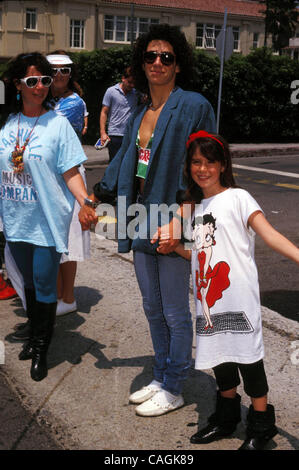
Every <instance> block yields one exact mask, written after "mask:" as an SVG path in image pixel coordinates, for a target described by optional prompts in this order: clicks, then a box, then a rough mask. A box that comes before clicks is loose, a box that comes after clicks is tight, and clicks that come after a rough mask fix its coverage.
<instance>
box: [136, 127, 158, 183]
mask: <svg viewBox="0 0 299 470" xmlns="http://www.w3.org/2000/svg"><path fill="white" fill-rule="evenodd" d="M153 138H154V133H152V135H151V137H150V140H149V141H148V143H147V146H146V148H142V147H140V145H139V143H140V136H139V130H138V133H137V138H136V147H137V154H138V164H137V173H136V176H138V177H139V178H143V179H145V177H146V171H147V167H148V162H149V159H150V155H151V148H152V143H153Z"/></svg>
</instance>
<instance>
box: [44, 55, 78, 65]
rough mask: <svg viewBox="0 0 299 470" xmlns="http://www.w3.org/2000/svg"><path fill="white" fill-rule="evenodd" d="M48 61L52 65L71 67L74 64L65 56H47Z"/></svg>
mask: <svg viewBox="0 0 299 470" xmlns="http://www.w3.org/2000/svg"><path fill="white" fill-rule="evenodd" d="M46 59H47V61H48V62H50V64H51V65H70V64H72V63H73V61H72V60H71V59H70V57H69V56H68V55H64V54H50V55H47V56H46Z"/></svg>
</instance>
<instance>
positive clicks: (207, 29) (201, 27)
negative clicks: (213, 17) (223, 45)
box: [195, 23, 240, 51]
mask: <svg viewBox="0 0 299 470" xmlns="http://www.w3.org/2000/svg"><path fill="white" fill-rule="evenodd" d="M221 28H222V25H219V24H210V23H207V24H204V23H197V24H196V42H195V44H196V46H197V47H201V48H204V49H216V38H217V36H218V34H219V33H220V31H221ZM233 35H234V51H239V50H240V39H239V36H240V32H239V27H233Z"/></svg>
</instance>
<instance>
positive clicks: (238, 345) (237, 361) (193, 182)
mask: <svg viewBox="0 0 299 470" xmlns="http://www.w3.org/2000/svg"><path fill="white" fill-rule="evenodd" d="M187 149H188V154H187V159H186V164H185V176H186V178H187V190H186V192H185V194H184V197H183V199H182V200H183V201H184V202H183V203H182V204H181V206H180V210H179V211H178V213H177V215H179V216H180V217H182V218H183V219H184V212H185V214H186V209H187V207H188V206H189V214H190V205H191V212H192V216H191V217H189V219H188V221H187V223H186V226H185V232H184V235H185V237H186V238H187V239H189V240H192V239H193V244H192V245H190V244H188V245H189V246H188V245H187V244H186V243H185V244H184V245H183V244H181V243H180V244H179V245H178V246H177V248H176V250H175V251H176V252H177V253H178V254H180V255H181V256H183V257H185V258H187V259H191V260H192V277H193V287H194V296H195V302H196V310H197V325H196V333H197V348H196V360H195V368H196V369H210V368H212V369H213V371H214V374H215V378H216V383H217V386H218V392H217V400H216V410H215V413H213V415H212V416H210V417H209V418H208V425H207V426H206V427H205V428H204V429H201V430H199V431H198V432H197V433H196V434H194V435H193V436H192V437H191V443H194V444H196V443H198V444H204V443H208V442H213V441H215V440H217V439H221V438H222V437H225V436H228V435H230V434H232V433H233V432H234V430H235V429H236V427H237V424H238V422H239V421H240V420H241V413H240V402H241V397H240V395H239V394H238V393H237V387H238V385H239V384H240V378H239V372H240V373H241V376H242V378H243V382H244V390H245V392H246V393H247V394H248V395H249V396H250V398H251V403H252V404H251V405H250V408H249V412H248V416H247V438H246V440H245V442H244V443H243V444H242V446H241V447H240V450H261V449H263V448H264V447H265V444H266V443H267V442H268V441H269V440H270V439H271V438H272V437H274V436H275V435H276V434H277V429H276V427H275V412H274V407H273V406H272V405H270V404H268V401H267V393H268V384H267V378H266V374H265V370H264V364H263V356H264V347H263V338H262V322H261V306H260V296H259V284H258V274H257V268H256V264H255V261H254V238H255V233H257V234H258V235H260V236H261V238H262V239H263V240H264V242H265V243H266V244H267V245H269V246H270V247H271V248H272V249H273V250H275V251H277V252H278V253H280V254H282V255H284V256H286V257H287V258H289V259H291V260H293V261H295V262H297V263H298V264H299V249H298V248H297V247H296V246H295V245H293V243H291V242H290V241H289V240H288V239H287V238H285V237H284V236H283V235H281V234H280V233H279V232H277V231H276V230H275V229H274V228H273V227H272V226H271V225H270V224H269V222H268V221H267V220H266V218H265V216H264V214H263V212H262V209H261V208H260V206H259V205H258V203H257V202H256V201H255V200H254V199H253V198H252V196H251V195H250V194H249V193H248V192H247V191H245V190H243V189H240V188H238V187H236V184H235V181H234V177H233V173H232V162H231V156H230V153H229V149H228V144H227V143H226V142H225V141H224V139H223V138H222V137H220V136H218V135H214V134H213V135H212V134H208V133H207V132H205V131H199V132H197V133H194V134H191V135H190V137H189V139H188V142H187ZM190 248H191V249H190ZM158 251H160V252H161V253H163V237H162V236H161V237H160V242H159V248H158Z"/></svg>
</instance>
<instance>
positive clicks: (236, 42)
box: [233, 26, 240, 51]
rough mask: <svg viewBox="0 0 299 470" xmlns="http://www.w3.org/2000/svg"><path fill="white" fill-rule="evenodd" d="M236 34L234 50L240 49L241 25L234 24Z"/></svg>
mask: <svg viewBox="0 0 299 470" xmlns="http://www.w3.org/2000/svg"><path fill="white" fill-rule="evenodd" d="M233 35H234V51H239V50H240V28H239V26H233Z"/></svg>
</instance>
